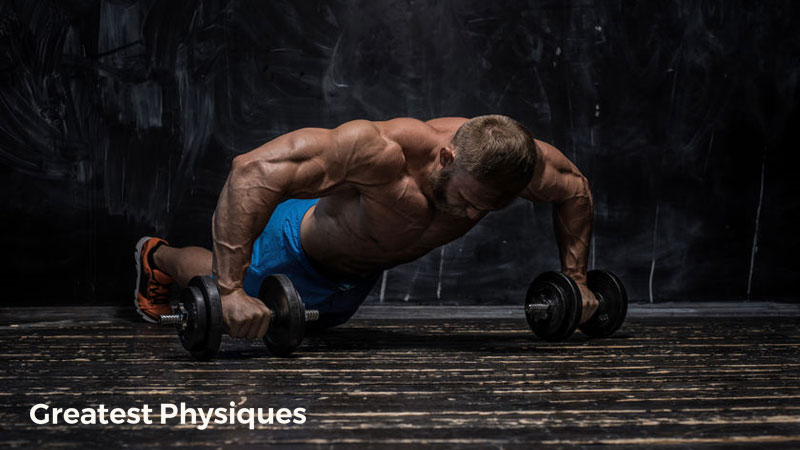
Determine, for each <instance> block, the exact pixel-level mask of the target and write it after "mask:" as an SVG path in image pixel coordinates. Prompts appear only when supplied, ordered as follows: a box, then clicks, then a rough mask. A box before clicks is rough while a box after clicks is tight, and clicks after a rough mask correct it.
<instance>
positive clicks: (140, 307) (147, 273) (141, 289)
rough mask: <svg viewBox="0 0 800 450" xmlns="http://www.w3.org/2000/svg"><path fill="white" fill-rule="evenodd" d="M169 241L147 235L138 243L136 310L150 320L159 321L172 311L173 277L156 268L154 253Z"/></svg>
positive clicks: (136, 254) (135, 291)
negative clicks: (171, 291) (161, 316)
mask: <svg viewBox="0 0 800 450" xmlns="http://www.w3.org/2000/svg"><path fill="white" fill-rule="evenodd" d="M162 244H167V241H165V240H163V239H159V238H156V237H150V236H145V237H143V238H141V239H139V242H137V243H136V253H135V256H134V257H135V258H136V289H135V290H134V292H133V295H134V304H135V305H136V312H138V313H139V315H140V316H142V317H143V318H144V320H146V321H148V322H153V323H156V322H158V316H159V315H161V314H170V313H172V308H171V307H170V305H169V286H170V285H171V284H172V283H173V280H172V277H171V276H169V275H167V274H166V273H164V272H162V271H161V270H159V269H158V268H156V265H155V263H154V262H153V253H154V252H155V249H156V248H158V246H159V245H162Z"/></svg>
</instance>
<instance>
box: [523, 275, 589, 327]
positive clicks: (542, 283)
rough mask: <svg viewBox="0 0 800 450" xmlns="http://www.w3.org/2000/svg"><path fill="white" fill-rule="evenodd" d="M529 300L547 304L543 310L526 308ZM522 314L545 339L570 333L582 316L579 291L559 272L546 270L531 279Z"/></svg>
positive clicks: (533, 302) (534, 302)
mask: <svg viewBox="0 0 800 450" xmlns="http://www.w3.org/2000/svg"><path fill="white" fill-rule="evenodd" d="M529 304H534V305H536V304H546V305H549V308H548V312H547V313H546V314H542V313H537V312H534V311H529V310H528V308H527V305H529ZM525 305H526V311H525V317H526V318H527V319H528V325H530V327H531V330H533V332H534V334H536V336H538V337H539V338H541V339H544V340H546V341H561V340H564V339H566V338H568V337H570V336H571V335H572V333H574V332H575V328H576V327H577V326H578V323H579V322H580V318H581V293H580V291H579V290H578V286H577V285H576V284H575V281H574V280H573V279H572V278H570V277H569V276H567V275H565V274H563V273H561V272H545V273H543V274H541V275H539V276H538V277H536V279H535V280H533V283H531V285H530V287H529V288H528V293H527V295H526V296H525Z"/></svg>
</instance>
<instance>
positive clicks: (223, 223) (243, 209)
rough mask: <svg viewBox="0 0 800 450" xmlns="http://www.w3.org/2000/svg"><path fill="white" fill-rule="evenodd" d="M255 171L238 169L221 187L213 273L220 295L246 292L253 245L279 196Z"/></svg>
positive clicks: (214, 230)
mask: <svg viewBox="0 0 800 450" xmlns="http://www.w3.org/2000/svg"><path fill="white" fill-rule="evenodd" d="M259 178H260V176H259V175H258V173H254V171H253V170H252V168H250V169H248V168H246V167H241V166H237V164H236V163H234V168H233V169H232V170H231V173H230V175H229V176H228V179H227V181H226V182H225V186H224V187H223V188H222V192H221V193H220V196H219V200H218V201H217V208H216V210H215V211H214V217H213V219H212V231H211V234H212V237H213V247H212V250H213V255H214V258H213V263H212V269H211V270H212V272H213V273H214V278H215V279H216V281H217V286H219V290H220V294H222V295H226V294H229V293H230V292H232V291H235V290H237V289H243V287H244V277H245V273H246V272H247V268H248V267H249V266H250V256H251V254H252V251H253V242H255V240H256V238H257V237H258V235H259V234H260V233H261V231H262V230H263V229H264V227H265V226H266V224H267V222H268V221H269V218H270V216H271V215H272V212H273V211H274V210H275V207H276V206H277V204H278V203H279V202H280V196H279V195H278V194H277V193H276V192H274V191H272V190H270V189H265V187H264V186H263V185H262V183H260V179H259Z"/></svg>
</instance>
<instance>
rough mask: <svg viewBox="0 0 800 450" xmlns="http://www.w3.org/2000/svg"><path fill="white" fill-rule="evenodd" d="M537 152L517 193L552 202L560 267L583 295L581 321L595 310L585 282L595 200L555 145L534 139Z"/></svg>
mask: <svg viewBox="0 0 800 450" xmlns="http://www.w3.org/2000/svg"><path fill="white" fill-rule="evenodd" d="M536 146H537V147H538V150H539V151H538V156H537V160H536V169H535V171H534V174H533V177H532V178H531V182H530V183H529V184H528V186H527V187H526V188H525V189H524V190H523V191H522V194H520V195H521V196H522V197H524V198H527V199H529V200H533V201H539V202H548V203H552V204H553V227H554V229H555V234H556V242H557V243H558V249H559V256H560V257H561V271H562V272H564V273H566V274H567V275H569V276H571V277H572V278H573V279H574V280H575V282H576V283H577V284H578V287H579V288H580V290H581V294H582V296H583V315H582V317H581V322H584V321H586V320H588V319H589V318H590V317H591V316H592V314H594V312H595V311H596V310H597V300H596V299H595V297H594V294H592V293H591V291H589V289H588V287H587V286H586V269H587V266H588V261H589V242H590V240H591V238H592V218H593V214H594V212H593V209H594V203H593V201H592V193H591V191H590V190H589V180H587V179H586V177H584V176H583V174H582V173H581V172H580V171H579V170H578V168H577V167H575V165H574V164H572V162H570V161H569V160H568V159H567V158H566V157H565V156H564V155H563V154H562V153H561V152H560V151H559V150H558V149H557V148H555V147H553V146H552V145H550V144H548V143H546V142H542V141H538V140H537V141H536Z"/></svg>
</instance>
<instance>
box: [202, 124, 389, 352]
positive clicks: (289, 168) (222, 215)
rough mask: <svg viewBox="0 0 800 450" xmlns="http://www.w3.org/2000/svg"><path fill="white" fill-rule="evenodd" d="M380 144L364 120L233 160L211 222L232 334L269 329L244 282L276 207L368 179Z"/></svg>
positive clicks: (300, 134)
mask: <svg viewBox="0 0 800 450" xmlns="http://www.w3.org/2000/svg"><path fill="white" fill-rule="evenodd" d="M382 144H383V138H382V137H381V136H380V134H379V132H378V130H377V129H376V128H375V126H374V125H373V124H372V123H371V122H367V121H363V120H362V121H353V122H348V123H346V124H344V125H341V126H340V127H338V128H335V129H333V130H327V129H320V128H305V129H301V130H297V131H294V132H291V133H288V134H285V135H283V136H280V137H278V138H276V139H274V140H272V141H270V142H268V143H266V144H264V145H262V146H261V147H259V148H257V149H255V150H253V151H251V152H248V153H245V154H242V155H239V156H237V157H235V158H234V160H233V166H232V168H231V171H230V173H229V175H228V179H227V181H226V182H225V185H224V186H223V188H222V192H221V193H220V196H219V200H218V201H217V208H216V210H215V211H214V217H213V219H212V236H213V248H212V250H213V255H214V257H213V263H212V272H213V273H214V278H215V279H216V282H217V285H218V287H219V290H220V296H221V297H222V304H223V305H222V306H223V320H224V322H225V324H226V325H227V327H228V333H229V334H230V335H231V336H233V337H245V338H249V339H255V338H257V337H262V336H263V335H264V334H265V333H266V331H267V327H268V323H269V316H268V313H267V312H266V307H264V305H263V303H261V302H260V301H258V300H256V299H253V298H251V297H249V296H248V295H247V294H245V292H244V277H245V273H246V272H247V268H248V267H249V266H250V256H251V254H252V250H253V243H254V242H255V240H256V238H257V237H258V236H259V234H260V233H261V231H262V230H263V229H264V227H265V226H266V224H267V222H268V221H269V218H270V216H271V215H272V212H273V211H274V210H275V207H277V205H278V204H279V203H280V202H282V201H283V200H286V199H288V198H316V197H321V196H325V195H327V194H329V193H330V192H332V191H334V190H336V189H337V188H340V187H343V186H346V185H348V184H354V185H357V184H359V183H360V182H367V181H368V180H366V179H365V180H362V178H364V177H367V176H369V175H368V171H367V170H366V168H367V166H368V162H369V160H370V158H371V156H370V155H372V154H374V153H376V152H378V149H379V148H380V147H381V145H382Z"/></svg>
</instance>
